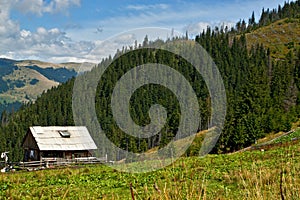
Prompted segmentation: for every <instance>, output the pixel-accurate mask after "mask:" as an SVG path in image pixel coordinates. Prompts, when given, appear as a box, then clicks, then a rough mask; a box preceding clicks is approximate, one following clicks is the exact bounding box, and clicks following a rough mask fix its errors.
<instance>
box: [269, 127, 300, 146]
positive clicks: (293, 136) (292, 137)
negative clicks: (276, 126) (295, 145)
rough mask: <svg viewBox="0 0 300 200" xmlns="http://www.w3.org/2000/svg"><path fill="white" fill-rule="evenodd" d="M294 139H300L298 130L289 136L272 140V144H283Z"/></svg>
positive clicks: (299, 130)
mask: <svg viewBox="0 0 300 200" xmlns="http://www.w3.org/2000/svg"><path fill="white" fill-rule="evenodd" d="M295 139H297V140H298V139H300V129H298V130H297V131H295V132H293V133H291V134H288V135H285V136H283V137H280V138H278V139H276V140H274V142H273V143H285V142H290V141H292V140H295Z"/></svg>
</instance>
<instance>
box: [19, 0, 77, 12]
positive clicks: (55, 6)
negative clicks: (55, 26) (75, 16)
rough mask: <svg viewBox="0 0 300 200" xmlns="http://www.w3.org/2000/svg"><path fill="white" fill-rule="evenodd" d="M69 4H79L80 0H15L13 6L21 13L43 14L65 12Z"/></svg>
mask: <svg viewBox="0 0 300 200" xmlns="http://www.w3.org/2000/svg"><path fill="white" fill-rule="evenodd" d="M71 6H80V0H51V1H50V2H49V3H47V2H46V1H44V0H15V4H14V8H16V9H18V10H19V11H20V12H23V13H33V14H36V15H39V16H41V15H43V14H44V13H58V12H65V13H67V9H68V8H69V7H71Z"/></svg>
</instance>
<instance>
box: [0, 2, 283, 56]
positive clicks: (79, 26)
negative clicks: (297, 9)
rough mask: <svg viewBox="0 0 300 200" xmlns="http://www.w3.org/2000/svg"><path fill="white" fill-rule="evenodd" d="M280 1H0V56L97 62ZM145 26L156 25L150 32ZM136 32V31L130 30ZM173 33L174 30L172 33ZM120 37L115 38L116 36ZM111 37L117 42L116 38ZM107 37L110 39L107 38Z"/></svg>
mask: <svg viewBox="0 0 300 200" xmlns="http://www.w3.org/2000/svg"><path fill="white" fill-rule="evenodd" d="M283 3H284V0H243V1H242V0H222V1H221V0H215V1H209V0H199V1H189V0H172V1H171V0H165V1H158V0H152V1H146V0H111V1H105V0H1V1H0V57H6V58H11V59H18V60H20V59H39V60H43V61H49V62H69V61H75V62H83V61H87V62H99V61H100V60H101V58H102V57H104V56H107V54H113V53H114V52H115V51H116V48H121V47H122V46H124V45H131V44H133V42H134V40H138V41H139V42H141V41H140V40H142V38H143V37H144V36H145V34H148V35H151V30H152V32H153V36H152V37H150V38H151V39H155V38H157V37H159V38H166V37H168V36H170V35H171V34H172V33H173V32H174V31H176V33H178V34H185V32H186V31H188V33H189V36H190V37H194V36H195V35H196V34H197V33H199V32H202V30H203V29H204V28H206V27H207V26H208V25H210V26H220V25H221V24H225V25H228V26H232V25H234V24H235V23H236V22H237V21H238V20H239V19H246V20H248V18H249V17H250V16H251V13H252V11H254V12H255V14H256V19H258V18H259V15H260V12H261V10H262V8H263V7H264V8H271V9H272V8H277V6H278V5H279V4H281V5H283ZM149 27H156V28H155V29H153V28H152V29H151V28H149ZM136 29H138V30H136ZM172 30H174V31H172ZM120 33H122V34H121V35H119V36H116V35H118V34H120ZM116 37H117V39H116ZM111 38H114V39H113V40H111Z"/></svg>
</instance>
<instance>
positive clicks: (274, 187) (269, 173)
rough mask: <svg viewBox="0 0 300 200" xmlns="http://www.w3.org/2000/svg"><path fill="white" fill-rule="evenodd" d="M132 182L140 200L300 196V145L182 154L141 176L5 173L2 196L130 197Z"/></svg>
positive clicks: (85, 170)
mask: <svg viewBox="0 0 300 200" xmlns="http://www.w3.org/2000/svg"><path fill="white" fill-rule="evenodd" d="M130 183H132V185H133V191H134V194H135V197H136V199H148V198H150V199H199V198H200V199H280V198H281V194H282V195H284V197H285V199H292V198H294V199H299V198H300V191H299V188H300V144H299V142H298V143H294V144H293V145H287V146H285V147H279V148H275V149H271V150H268V151H264V152H261V151H248V152H243V153H235V154H228V155H208V156H206V157H204V158H199V157H191V158H180V159H179V160H178V161H176V162H175V163H174V164H173V165H171V166H169V167H167V168H165V169H161V170H159V171H156V172H151V173H142V174H129V173H121V172H117V171H115V170H113V169H111V168H109V167H108V166H104V165H94V166H85V167H77V168H64V169H54V170H44V171H36V172H18V173H14V174H8V173H6V174H1V175H0V199H1V198H5V197H6V198H12V199H19V198H24V199H49V198H51V199H52V198H58V199H63V198H70V199H101V198H104V199H130V198H131V196H130V188H129V185H130ZM155 184H156V185H157V187H154V185H155ZM155 188H157V189H155ZM280 188H281V189H280ZM281 190H282V193H281V192H280V191H281Z"/></svg>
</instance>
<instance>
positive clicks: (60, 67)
mask: <svg viewBox="0 0 300 200" xmlns="http://www.w3.org/2000/svg"><path fill="white" fill-rule="evenodd" d="M80 66H81V63H62V64H55V63H48V62H42V61H36V60H23V61H15V60H8V59H0V83H1V87H0V113H2V111H3V110H4V109H8V110H11V109H14V111H16V110H17V109H18V107H19V106H20V105H21V104H22V103H28V102H32V101H35V100H36V98H37V97H38V96H39V95H40V94H42V93H43V92H44V91H46V90H48V89H50V88H52V87H54V86H57V85H58V84H60V83H64V82H66V81H67V80H69V79H70V78H72V77H74V76H76V75H77V72H76V71H77V70H78V69H79V67H80Z"/></svg>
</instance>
